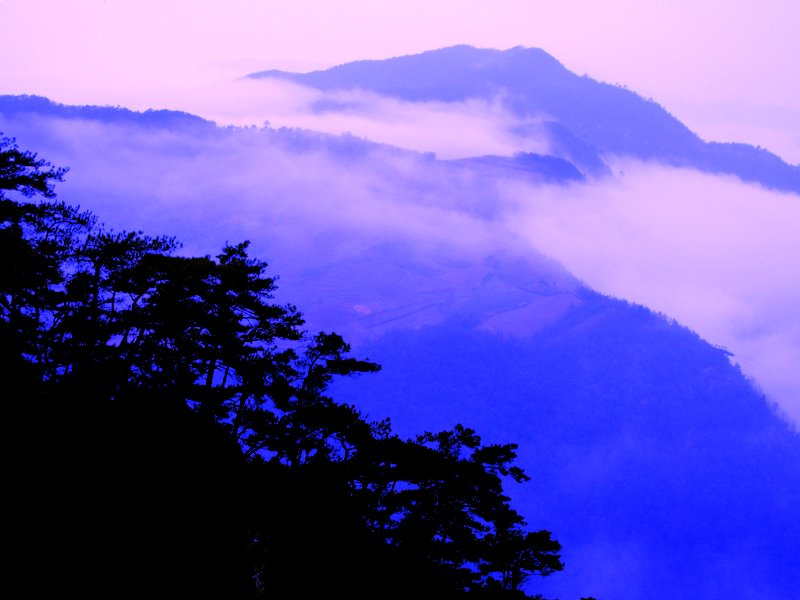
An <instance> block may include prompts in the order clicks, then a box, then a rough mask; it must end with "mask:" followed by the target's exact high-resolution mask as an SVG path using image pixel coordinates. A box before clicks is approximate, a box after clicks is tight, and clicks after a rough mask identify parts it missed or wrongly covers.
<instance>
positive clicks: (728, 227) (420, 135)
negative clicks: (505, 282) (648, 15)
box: [0, 90, 800, 423]
mask: <svg viewBox="0 0 800 600" xmlns="http://www.w3.org/2000/svg"><path fill="white" fill-rule="evenodd" d="M295 92H298V90H295ZM300 93H301V94H306V93H307V92H303V91H300ZM303 98H304V102H306V103H307V104H313V103H314V102H317V101H319V98H318V97H311V96H303ZM345 99H346V100H347V101H348V103H347V104H346V107H347V109H346V111H345V113H347V114H348V115H349V116H348V117H347V118H350V119H351V120H350V122H349V124H350V125H353V124H355V123H361V124H363V125H364V129H362V130H360V132H361V134H364V133H371V132H373V131H379V130H383V131H391V128H390V127H388V126H387V123H397V122H400V121H402V122H403V123H404V124H405V126H406V127H407V129H408V130H407V131H406V132H404V133H403V134H402V135H401V136H400V137H398V136H397V135H387V137H386V139H384V140H381V141H384V142H387V143H388V142H397V143H398V145H402V143H401V142H402V139H401V138H403V139H413V140H416V144H417V147H416V148H413V150H414V152H403V151H399V150H397V149H393V148H390V147H379V146H373V145H370V144H367V143H366V141H365V140H364V139H362V138H361V137H359V136H358V135H350V136H343V137H334V138H330V137H327V136H323V135H320V134H315V133H313V132H307V131H305V132H304V131H301V130H299V129H297V130H291V129H284V130H279V129H275V128H268V127H265V128H253V127H250V128H229V129H222V130H218V131H217V132H215V133H214V134H213V135H201V134H189V133H185V132H181V131H167V130H159V131H158V133H154V131H152V130H139V129H134V128H129V127H121V126H117V125H114V126H111V125H106V124H101V123H98V122H90V121H83V120H58V119H55V120H54V119H25V120H24V121H23V120H20V121H17V122H12V121H9V119H8V118H7V117H3V118H2V119H0V131H3V132H5V133H6V134H7V135H15V136H16V137H17V139H18V142H19V143H20V145H21V146H23V147H26V148H31V149H34V150H36V151H37V152H39V154H40V155H41V156H43V157H45V158H47V159H48V160H50V161H52V162H53V163H55V164H57V165H64V166H68V167H70V169H71V171H70V172H69V173H68V175H67V177H66V181H65V182H64V183H63V184H61V185H60V186H59V187H58V191H59V196H60V198H61V199H63V200H65V201H67V202H70V203H74V204H80V205H81V206H82V207H84V208H88V209H90V210H93V211H94V212H95V213H96V214H97V215H98V216H99V217H100V219H101V220H102V221H104V222H106V223H107V224H109V225H110V226H112V227H115V228H124V229H144V230H145V231H146V232H148V233H151V234H175V235H177V236H178V237H179V239H181V240H182V241H183V242H184V244H185V247H184V249H183V251H184V252H186V253H200V254H208V253H212V254H213V253H214V252H216V251H218V250H219V249H220V248H221V246H222V245H223V244H224V243H225V242H237V241H241V240H243V239H249V240H251V241H252V244H253V245H252V247H253V253H254V255H257V256H259V257H260V258H263V259H265V260H267V261H268V262H269V263H270V265H271V269H272V270H273V272H274V273H276V274H278V275H279V277H280V280H279V286H280V294H281V295H280V298H281V299H286V301H291V302H297V300H296V298H301V299H303V300H307V301H308V303H307V304H306V305H301V306H300V309H301V310H302V311H304V312H306V313H307V314H308V315H310V317H311V319H310V320H311V321H312V323H313V324H314V325H317V324H319V325H320V326H323V325H322V323H321V321H323V320H327V322H330V324H331V326H333V325H336V326H340V325H341V326H343V327H348V326H353V324H354V323H355V322H356V320H357V317H359V316H363V315H365V314H374V313H378V312H384V313H387V314H388V313H391V311H392V310H400V307H404V306H405V307H412V308H409V309H408V310H406V311H405V312H402V311H400V313H402V314H404V315H407V314H411V313H412V312H413V311H415V310H417V308H419V307H422V306H423V305H424V306H426V307H428V306H432V305H436V306H444V307H445V308H441V309H437V310H444V311H446V310H448V308H447V306H448V305H447V302H451V303H452V302H453V300H452V299H453V298H454V297H455V296H454V295H455V294H456V293H457V290H458V289H461V288H469V287H470V286H472V285H474V284H475V282H477V281H480V279H481V277H483V276H484V275H485V274H486V270H487V267H486V264H487V260H488V259H490V258H491V257H496V256H500V255H502V256H520V257H523V258H524V259H525V260H527V261H529V263H530V264H532V265H533V268H535V269H539V270H540V271H541V272H542V273H547V274H549V275H552V278H553V279H554V280H556V283H555V284H554V285H557V286H562V287H569V286H571V285H574V284H575V282H574V279H573V277H574V278H577V279H578V280H580V281H583V282H585V283H586V284H588V285H589V286H590V287H592V288H594V289H596V290H597V291H599V292H601V293H604V294H608V295H611V296H615V297H618V298H622V299H626V300H629V301H632V302H635V303H640V304H643V305H645V306H648V307H649V308H651V309H653V310H655V311H658V312H661V313H663V314H665V315H667V316H668V317H671V318H673V319H675V320H677V321H678V322H680V323H682V324H684V325H686V326H688V327H690V328H692V329H694V330H695V331H696V332H698V333H699V334H700V335H701V336H702V337H704V338H705V339H706V340H707V341H709V342H710V343H712V344H715V345H718V346H721V347H724V348H725V349H727V350H728V351H729V352H731V353H732V357H731V360H733V361H734V362H736V363H737V364H739V365H740V366H741V368H742V370H743V372H744V373H745V375H747V376H749V377H751V378H752V379H753V380H754V382H755V383H756V384H757V385H758V386H759V387H760V388H761V389H762V390H763V391H764V393H766V394H767V396H768V398H769V399H770V401H772V402H775V403H777V405H778V406H779V410H780V411H783V412H784V413H785V414H786V416H787V417H788V418H789V419H791V420H792V421H794V422H795V423H797V422H800V376H799V375H798V371H797V369H796V365H797V364H798V362H799V361H800V307H798V304H797V302H796V298H797V297H798V294H800V274H798V271H797V265H798V264H800V242H798V240H797V236H796V232H797V231H800V198H799V197H798V196H797V195H796V194H786V193H776V192H773V191H768V190H766V189H763V188H760V187H758V186H755V185H750V184H744V183H742V182H741V181H739V180H738V179H736V178H733V177H722V176H711V175H705V174H701V173H699V172H695V171H692V170H688V169H684V170H680V169H674V168H667V167H664V166H661V165H658V164H648V163H642V162H635V161H631V160H624V159H613V158H610V157H606V158H607V160H608V162H609V164H610V165H611V166H612V170H613V172H614V174H615V175H614V176H613V177H611V178H606V179H601V180H587V181H586V182H584V183H572V184H569V185H566V184H563V185H561V184H560V185H545V184H542V183H539V182H534V181H530V180H524V179H520V178H518V177H510V176H509V177H506V176H501V175H492V176H489V175H479V174H476V173H472V172H469V171H457V170H453V169H448V168H445V165H444V164H443V163H442V162H441V161H436V160H433V159H432V157H431V156H430V155H426V154H424V152H437V155H438V153H439V152H442V153H443V154H446V153H445V152H444V149H445V148H446V147H450V148H465V149H468V148H478V147H480V148H484V149H486V148H488V149H490V150H491V151H499V150H500V149H501V148H503V147H509V149H511V148H514V147H515V144H517V143H519V140H517V141H513V138H511V137H509V133H508V131H509V128H510V127H512V126H513V125H514V124H513V123H509V122H508V119H507V117H504V116H503V115H502V114H500V113H499V112H498V111H497V110H496V109H494V108H493V107H492V106H490V105H483V106H481V105H459V106H448V107H442V106H435V105H431V106H416V107H411V106H407V105H403V104H401V103H390V102H383V103H378V104H372V105H371V106H372V108H371V112H370V111H359V110H358V109H359V108H361V107H364V106H366V105H367V104H369V103H368V102H367V100H370V99H369V98H364V97H360V96H359V97H353V96H350V97H348V98H343V97H342V96H340V97H338V100H339V101H344V100H345ZM356 100H358V101H359V102H356ZM284 106H294V107H296V106H297V103H296V102H295V103H294V104H291V103H288V104H286V105H284ZM379 109H380V110H379ZM287 110H288V109H287ZM437 111H444V112H445V113H446V114H447V116H448V118H450V119H452V121H446V124H447V127H442V128H441V129H437V127H435V126H432V125H431V123H434V122H435V120H430V119H429V118H428V117H430V114H431V113H437ZM297 115H298V118H300V117H302V114H301V113H300V112H298V113H297ZM426 115H427V116H426ZM411 117H413V118H411ZM305 118H306V119H307V123H308V124H309V125H316V126H319V128H320V129H321V130H334V129H335V124H336V123H339V122H340V120H341V119H342V111H338V110H337V111H333V112H330V113H328V112H317V113H314V112H308V113H306V115H305ZM458 120H461V122H462V123H465V124H467V123H472V124H474V125H475V126H474V127H473V126H467V125H465V126H464V127H455V128H453V127H452V123H453V122H458ZM395 133H396V131H395ZM404 136H406V137H404ZM439 136H442V137H439ZM482 136H483V137H486V138H487V140H488V141H486V142H485V145H484V142H483V141H481V139H482ZM510 139H511V140H512V141H511V142H509V140H510ZM437 140H439V141H437ZM420 144H424V145H420ZM370 261H372V262H371V263H370ZM376 265H377V266H376ZM561 266H563V269H561ZM370 269H372V270H370ZM375 269H384V270H385V272H384V273H383V276H382V277H380V278H378V279H376V278H375V277H374V275H375V272H376V271H375ZM412 309H413V310H412ZM420 310H421V308H420ZM421 314H422V313H421ZM424 314H432V313H430V311H428V313H424ZM325 326H327V325H325Z"/></svg>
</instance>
